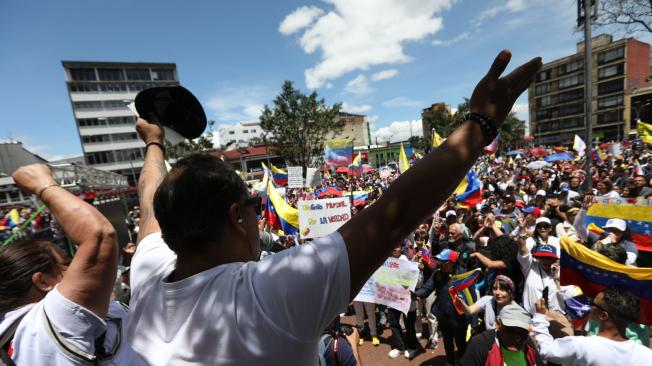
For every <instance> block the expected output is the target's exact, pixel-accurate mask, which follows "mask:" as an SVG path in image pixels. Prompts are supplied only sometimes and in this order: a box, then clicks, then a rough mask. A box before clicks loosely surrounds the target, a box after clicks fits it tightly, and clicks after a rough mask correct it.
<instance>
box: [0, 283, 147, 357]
mask: <svg viewBox="0 0 652 366" xmlns="http://www.w3.org/2000/svg"><path fill="white" fill-rule="evenodd" d="M45 313H47V316H48V318H49V319H50V322H51V324H52V325H53V327H54V328H56V329H57V330H58V332H59V334H60V335H61V336H62V338H63V339H64V340H65V341H66V342H68V343H69V344H71V345H72V346H74V347H75V348H76V349H78V350H79V351H82V352H85V353H87V354H90V355H92V354H94V353H95V339H96V338H98V337H99V336H100V335H101V334H102V332H104V331H106V339H105V342H104V348H105V349H106V350H107V351H108V350H112V349H113V348H114V345H115V343H116V342H117V339H118V338H117V337H116V335H117V331H118V328H117V326H116V323H114V322H105V321H104V320H103V319H101V318H99V317H98V316H97V315H95V314H94V313H93V312H91V311H90V310H88V309H86V308H84V307H82V306H80V305H77V304H75V303H74V302H72V301H70V300H68V299H67V298H65V297H64V296H63V295H62V294H61V293H60V292H59V290H58V289H57V288H56V287H55V288H54V289H53V290H52V291H50V292H49V293H48V294H47V295H45V298H44V299H43V300H41V301H39V302H37V303H34V304H29V305H25V306H22V307H20V308H18V309H16V310H13V311H10V312H8V313H6V314H5V315H4V317H1V318H0V320H1V322H0V334H2V333H4V332H5V330H6V329H8V328H9V327H10V326H11V325H12V324H13V322H14V321H15V320H16V319H18V317H20V316H21V315H23V314H25V317H24V318H23V319H22V320H21V321H20V323H19V325H18V328H17V329H16V333H15V334H14V339H13V349H14V352H13V356H12V360H13V361H14V362H15V363H16V365H21V366H22V365H48V366H64V365H66V366H68V365H88V363H82V362H81V361H78V360H73V359H72V358H70V357H68V356H66V354H65V353H64V352H63V351H62V349H61V348H60V346H59V343H57V342H56V341H55V340H54V339H53V338H52V336H50V334H49V333H48V331H47V329H46V325H45V315H44V314H45ZM109 316H111V317H115V318H120V320H121V323H122V326H124V325H125V323H126V322H127V311H126V310H125V309H124V308H123V307H122V306H121V305H119V304H118V303H116V302H114V301H111V302H110V304H109ZM102 365H116V366H117V365H145V363H144V362H143V361H142V360H141V359H140V358H139V357H138V356H137V355H136V354H135V353H134V352H133V351H132V350H131V348H130V347H129V342H128V340H127V339H125V337H124V328H122V340H121V345H120V348H119V349H118V352H117V354H116V356H115V357H114V358H113V359H111V360H110V361H107V362H105V363H102Z"/></svg>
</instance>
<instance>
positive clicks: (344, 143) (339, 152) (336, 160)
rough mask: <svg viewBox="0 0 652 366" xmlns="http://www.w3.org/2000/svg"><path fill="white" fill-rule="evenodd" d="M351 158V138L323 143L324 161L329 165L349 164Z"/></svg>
mask: <svg viewBox="0 0 652 366" xmlns="http://www.w3.org/2000/svg"><path fill="white" fill-rule="evenodd" d="M352 159H353V144H352V143H351V140H348V139H342V140H330V141H326V142H325V143H324V161H325V162H326V164H328V165H330V166H349V165H350V164H351V162H352Z"/></svg>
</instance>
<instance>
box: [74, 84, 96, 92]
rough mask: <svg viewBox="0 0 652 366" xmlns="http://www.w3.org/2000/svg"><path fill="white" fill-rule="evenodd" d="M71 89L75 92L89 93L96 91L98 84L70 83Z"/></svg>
mask: <svg viewBox="0 0 652 366" xmlns="http://www.w3.org/2000/svg"><path fill="white" fill-rule="evenodd" d="M70 91H71V92H73V93H89V92H96V91H97V85H95V84H77V83H75V84H70Z"/></svg>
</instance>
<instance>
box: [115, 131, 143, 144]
mask: <svg viewBox="0 0 652 366" xmlns="http://www.w3.org/2000/svg"><path fill="white" fill-rule="evenodd" d="M137 139H138V135H137V134H136V133H135V132H127V133H115V134H113V135H111V140H113V141H114V142H116V141H130V140H137Z"/></svg>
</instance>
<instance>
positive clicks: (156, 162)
mask: <svg viewBox="0 0 652 366" xmlns="http://www.w3.org/2000/svg"><path fill="white" fill-rule="evenodd" d="M136 131H138V135H140V138H141V139H142V140H143V141H144V142H145V144H146V146H147V147H146V151H145V163H144V164H143V169H142V170H141V171H140V179H138V197H140V228H139V229H138V242H140V241H141V240H142V239H143V238H144V237H146V236H147V235H149V234H151V233H155V232H159V231H161V228H160V227H159V226H158V221H156V218H155V217H154V193H156V189H157V188H158V186H159V184H161V182H162V181H163V178H165V175H166V174H167V169H166V167H165V152H164V151H163V146H165V145H164V144H165V134H164V132H163V128H162V127H161V126H160V125H159V124H157V123H150V122H147V121H145V120H144V119H142V118H138V120H137V121H136Z"/></svg>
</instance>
